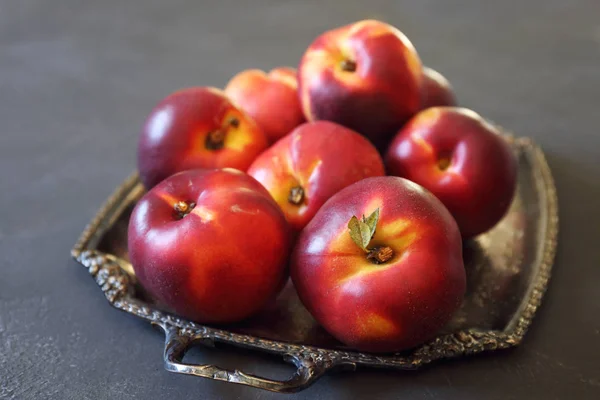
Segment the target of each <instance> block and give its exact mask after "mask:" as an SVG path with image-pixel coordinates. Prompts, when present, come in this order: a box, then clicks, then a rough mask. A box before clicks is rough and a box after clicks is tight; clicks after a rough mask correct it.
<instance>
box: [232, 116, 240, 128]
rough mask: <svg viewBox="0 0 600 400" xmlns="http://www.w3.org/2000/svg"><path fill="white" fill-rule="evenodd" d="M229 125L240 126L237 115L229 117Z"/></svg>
mask: <svg viewBox="0 0 600 400" xmlns="http://www.w3.org/2000/svg"><path fill="white" fill-rule="evenodd" d="M229 125H231V126H233V127H234V128H237V127H239V126H240V120H239V119H237V118H236V117H231V118H230V119H229Z"/></svg>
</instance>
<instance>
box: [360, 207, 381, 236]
mask: <svg viewBox="0 0 600 400" xmlns="http://www.w3.org/2000/svg"><path fill="white" fill-rule="evenodd" d="M363 221H364V222H365V224H367V226H368V227H369V229H370V231H371V238H373V236H375V229H377V222H379V208H377V209H376V210H375V211H373V213H372V214H371V215H369V216H368V217H367V218H365V216H364V215H363Z"/></svg>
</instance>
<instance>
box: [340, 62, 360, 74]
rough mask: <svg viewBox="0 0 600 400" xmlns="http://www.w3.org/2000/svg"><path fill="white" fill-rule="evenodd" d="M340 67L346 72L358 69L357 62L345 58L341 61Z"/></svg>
mask: <svg viewBox="0 0 600 400" xmlns="http://www.w3.org/2000/svg"><path fill="white" fill-rule="evenodd" d="M340 68H342V70H343V71H346V72H354V71H356V62H355V61H352V60H343V61H342V62H341V63H340Z"/></svg>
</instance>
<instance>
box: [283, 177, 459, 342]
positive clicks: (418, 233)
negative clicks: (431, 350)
mask: <svg viewBox="0 0 600 400" xmlns="http://www.w3.org/2000/svg"><path fill="white" fill-rule="evenodd" d="M377 208H379V210H380V219H379V223H378V224H377V229H376V233H375V236H374V238H373V240H372V242H371V244H372V246H373V247H374V246H384V245H386V246H390V247H391V248H392V250H393V251H394V256H393V258H392V259H391V260H390V261H388V262H387V263H384V264H380V265H376V264H373V263H371V262H370V261H368V260H367V259H366V254H365V252H364V251H363V250H362V249H360V248H359V247H358V246H357V245H356V244H355V243H354V242H353V241H352V239H351V238H350V235H349V231H348V227H347V225H348V221H349V220H350V218H351V217H352V216H357V217H358V218H361V217H362V216H363V215H370V214H371V213H372V212H374V211H375V210H376V209H377ZM291 277H292V280H293V282H294V285H295V287H296V289H297V291H298V294H299V296H300V299H301V300H302V302H303V304H304V305H305V306H306V308H307V309H308V310H309V311H310V313H311V314H312V315H313V316H314V317H315V319H316V320H317V321H318V322H319V323H321V325H323V327H324V328H325V329H326V330H327V331H328V332H329V333H331V334H332V335H333V336H334V337H336V338H337V339H338V340H340V341H341V342H342V343H344V344H346V345H347V346H350V347H352V348H354V349H357V350H361V351H371V352H395V351H400V350H404V349H408V348H411V347H414V346H416V345H419V344H421V343H423V342H425V341H427V340H429V339H431V338H433V337H434V335H435V334H436V333H437V332H438V331H439V329H440V328H442V327H443V326H444V325H445V324H446V323H447V322H448V321H449V320H450V318H451V317H452V315H453V313H454V312H455V311H456V310H457V309H458V307H459V306H460V304H461V302H462V298H463V296H464V293H465V285H466V279H465V269H464V265H463V261H462V242H461V236H460V233H459V230H458V227H457V225H456V222H455V221H454V219H453V218H452V216H451V215H450V213H449V212H448V210H447V209H446V208H445V207H444V206H443V205H442V203H441V202H440V201H439V200H438V199H436V198H435V197H434V196H433V195H432V194H431V193H429V192H428V191H426V190H425V189H423V188H422V187H421V186H419V185H417V184H415V183H413V182H410V181H408V180H405V179H402V178H397V177H389V176H388V177H375V178H368V179H365V180H362V181H360V182H358V183H355V184H353V185H351V186H349V187H347V188H345V189H343V190H341V191H340V192H338V193H337V194H336V195H334V196H333V197H331V198H330V199H329V200H328V201H327V203H325V205H323V207H321V209H320V210H319V212H318V213H317V215H315V217H314V218H313V219H312V221H311V222H310V223H309V224H308V225H307V226H306V228H304V230H303V231H302V233H301V234H300V236H299V238H298V241H297V244H296V247H295V249H294V252H293V254H292V262H291Z"/></svg>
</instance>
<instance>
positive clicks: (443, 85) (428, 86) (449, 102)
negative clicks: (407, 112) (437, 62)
mask: <svg viewBox="0 0 600 400" xmlns="http://www.w3.org/2000/svg"><path fill="white" fill-rule="evenodd" d="M421 96H422V100H421V102H422V103H421V109H423V110H424V109H426V108H430V107H438V106H456V105H457V102H456V96H455V95H454V90H453V89H452V85H450V82H449V81H448V79H446V78H445V77H444V76H443V75H442V74H440V73H439V72H437V71H436V70H434V69H431V68H428V67H423V85H422V88H421Z"/></svg>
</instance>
